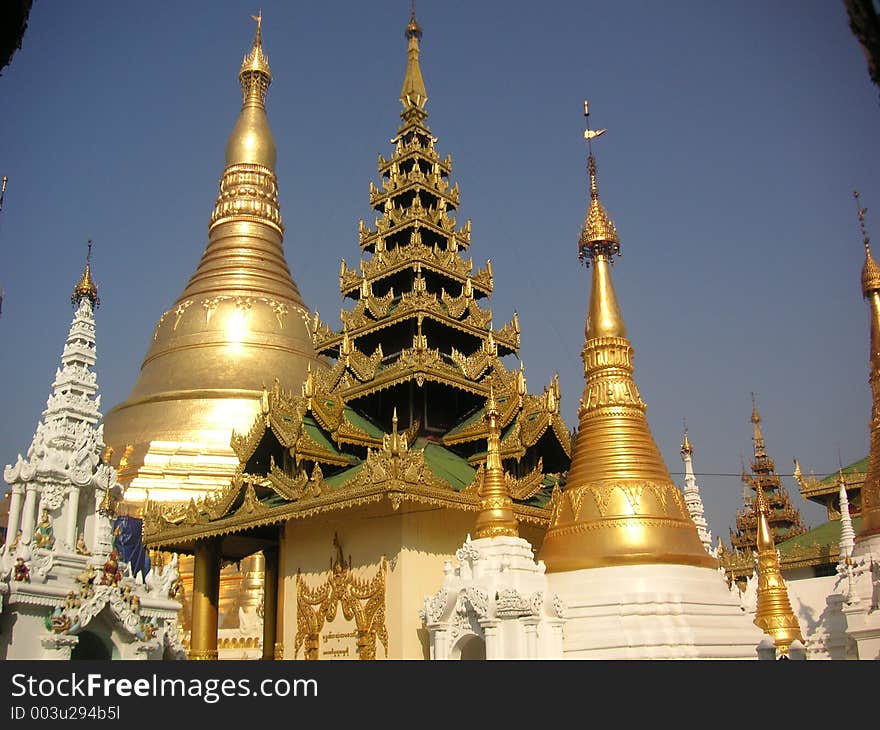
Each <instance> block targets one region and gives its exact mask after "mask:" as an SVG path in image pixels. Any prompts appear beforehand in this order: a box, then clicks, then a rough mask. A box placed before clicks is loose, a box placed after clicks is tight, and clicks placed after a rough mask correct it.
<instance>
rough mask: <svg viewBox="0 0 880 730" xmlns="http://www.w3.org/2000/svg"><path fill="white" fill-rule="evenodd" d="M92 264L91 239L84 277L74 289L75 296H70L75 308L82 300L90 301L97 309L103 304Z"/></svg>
mask: <svg viewBox="0 0 880 730" xmlns="http://www.w3.org/2000/svg"><path fill="white" fill-rule="evenodd" d="M91 262H92V239H91V238H90V239H89V241H88V244H87V250H86V267H85V269H84V270H83V275H82V277H80V280H79V281H78V282H77V283H76V286H75V287H73V294H71V295H70V301H71V302H72V303H73V306H74V307H78V306H79V303H80V301H81V300H82V299H88V300H89V301H90V302H91V303H92V306H93V307H96V308H97V307H98V305H99V304H100V303H101V300H100V299H98V287H97V286H96V285H95V282H94V281H92V268H91Z"/></svg>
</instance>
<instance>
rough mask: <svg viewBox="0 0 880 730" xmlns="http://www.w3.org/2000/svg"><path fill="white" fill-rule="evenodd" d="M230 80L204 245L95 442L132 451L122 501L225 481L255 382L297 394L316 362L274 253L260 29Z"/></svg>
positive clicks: (275, 219) (293, 292)
mask: <svg viewBox="0 0 880 730" xmlns="http://www.w3.org/2000/svg"><path fill="white" fill-rule="evenodd" d="M240 78H241V80H242V86H243V87H247V88H246V89H245V103H244V105H243V107H242V110H241V113H240V115H239V118H238V122H237V123H236V125H235V128H234V130H233V133H232V135H230V141H229V144H228V145H227V148H226V155H227V159H226V169H225V171H224V173H223V177H222V178H221V181H220V193H219V195H218V198H217V202H216V205H215V207H214V211H213V214H212V216H211V220H210V226H209V234H208V243H207V246H206V248H205V250H204V253H203V254H202V258H201V261H200V262H199V265H198V267H197V269H196V271H195V273H194V274H193V276H192V277H191V278H190V280H189V283H188V284H187V285H186V287H185V289H184V291H183V293H182V294H181V295H180V296H179V297H178V299H177V301H176V302H175V303H174V304H173V305H172V306H171V307H170V308H169V309H168V310H167V311H166V312H165V313H164V314H163V315H162V316H161V317H160V318H159V321H158V323H157V324H156V328H155V330H154V332H153V335H152V339H151V341H150V347H149V350H148V351H147V354H146V357H145V358H144V361H143V364H142V366H141V371H140V374H139V376H138V378H137V381H136V383H135V385H134V387H133V388H132V390H131V393H130V394H129V396H128V398H127V399H126V400H125V402H123V403H121V404H119V405H117V406H116V407H114V408H113V409H112V410H110V411H109V412H108V413H107V415H106V418H105V425H104V437H105V441H106V442H107V443H108V444H111V445H113V446H114V448H115V449H116V453H118V454H122V453H123V452H124V451H125V450H126V446H131V447H132V448H130V449H128V454H129V456H128V463H127V464H126V466H125V469H124V470H123V472H121V473H120V479H121V480H123V482H124V483H126V485H127V486H128V489H127V491H126V500H127V501H138V500H143V498H144V497H145V496H146V492H147V491H148V490H149V493H150V499H151V500H156V501H163V500H174V501H177V500H182V499H186V500H188V499H189V497H190V496H194V494H195V493H200V492H204V491H206V490H209V489H217V488H220V487H222V486H225V484H226V483H227V482H228V479H229V477H230V475H231V474H232V472H233V471H234V469H235V467H236V466H237V464H238V462H237V459H236V458H235V456H234V454H233V452H232V450H231V448H230V437H231V435H232V432H233V430H235V431H237V432H239V433H246V432H247V431H249V430H250V428H251V426H252V425H253V421H254V419H255V418H256V417H257V415H258V414H259V404H260V396H261V394H262V391H263V388H264V386H267V385H270V384H271V383H273V382H274V380H275V379H276V378H277V379H278V380H279V381H280V383H281V385H282V386H283V387H284V388H286V389H295V390H299V388H300V386H301V384H302V382H303V380H304V378H305V373H306V369H307V367H308V366H309V364H311V365H313V366H314V367H316V368H320V367H323V366H322V364H321V362H320V361H319V360H318V358H317V356H316V354H315V351H314V348H313V345H312V339H311V331H310V327H309V322H310V316H309V312H308V309H307V308H306V306H305V304H304V303H303V301H302V298H301V296H300V293H299V290H298V289H297V286H296V284H295V283H294V281H293V278H292V277H291V274H290V269H289V268H288V265H287V261H286V259H285V256H284V250H283V225H282V221H281V213H280V209H279V205H278V190H277V178H276V175H275V170H274V162H275V146H274V142H273V141H272V136H271V133H270V132H269V128H268V124H267V123H266V113H265V108H264V98H265V90H266V88H267V87H268V81H269V80H270V76H269V71H268V62H266V61H265V56H263V54H262V49H261V31H260V28H259V25H258V29H257V35H256V38H255V40H254V46H253V48H252V50H251V53H250V54H249V55H248V56H247V57H246V58H245V62H244V63H243V65H242V71H241V73H240ZM246 82H247V83H246Z"/></svg>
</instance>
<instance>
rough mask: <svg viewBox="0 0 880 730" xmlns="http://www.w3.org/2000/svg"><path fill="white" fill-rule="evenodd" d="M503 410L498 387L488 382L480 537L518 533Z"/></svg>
mask: <svg viewBox="0 0 880 730" xmlns="http://www.w3.org/2000/svg"><path fill="white" fill-rule="evenodd" d="M500 416H501V411H500V410H499V409H498V404H497V403H496V402H495V390H494V388H492V386H489V400H488V401H487V403H486V426H487V428H488V431H489V438H488V442H489V443H488V448H487V450H486V468H485V474H484V476H483V482H482V484H481V485H480V491H479V495H480V513H479V514H478V515H477V526H476V536H477V537H478V538H480V537H499V536H502V535H503V536H506V537H518V536H519V530H518V529H517V525H516V518H515V517H514V515H513V500H512V499H511V498H510V491H509V490H508V488H507V483H506V481H505V479H504V468H503V467H502V465H501V449H500V446H499V442H500V440H501V438H500V437H501V427H500V426H499V418H500Z"/></svg>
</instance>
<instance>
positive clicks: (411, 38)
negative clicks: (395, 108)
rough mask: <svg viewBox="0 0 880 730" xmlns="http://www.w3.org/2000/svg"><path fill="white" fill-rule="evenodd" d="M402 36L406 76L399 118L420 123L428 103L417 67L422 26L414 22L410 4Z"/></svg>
mask: <svg viewBox="0 0 880 730" xmlns="http://www.w3.org/2000/svg"><path fill="white" fill-rule="evenodd" d="M404 36H405V37H406V39H407V40H408V42H409V43H408V47H407V61H406V74H404V77H403V86H402V87H401V90H400V101H401V103H402V104H403V112H401V116H402V117H403V119H404V121H405V122H409V121H415V122H421V121H423V120H424V119H425V117H426V116H427V113H426V112H425V111H424V107H425V103H426V102H427V101H428V92H427V91H426V90H425V82H424V80H423V79H422V69H421V68H420V66H419V40H421V37H422V26H420V25H419V23H418V21H417V20H416V4H415V2H413V3H412V8H411V10H410V16H409V23H408V24H407V26H406V31H405V32H404Z"/></svg>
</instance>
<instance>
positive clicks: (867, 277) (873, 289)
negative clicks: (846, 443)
mask: <svg viewBox="0 0 880 730" xmlns="http://www.w3.org/2000/svg"><path fill="white" fill-rule="evenodd" d="M855 198H856V204H857V205H858V202H859V194H858V193H857V192H856V193H855ZM858 211H859V227H860V228H861V231H862V240H863V242H864V244H865V264H864V266H863V267H862V296H864V298H865V299H867V300H868V306H869V309H870V313H871V324H870V331H871V340H870V348H871V350H870V365H871V372H870V375H869V377H868V382H869V383H870V384H871V425H870V430H871V447H870V452H869V456H868V473H867V475H866V476H865V482H864V484H863V485H862V524H861V527H860V529H859V534H858V535H857V536H856V546H857V547H858V545H859V543H864V542H865V541H867V540H870V539H872V538H876V537H877V536H880V266H878V265H877V262H876V261H875V260H874V257H873V256H872V255H871V241H870V239H869V238H868V233H867V231H866V229H865V213H866V212H867V209H865V208H862V207H861V206H859V208H858Z"/></svg>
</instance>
